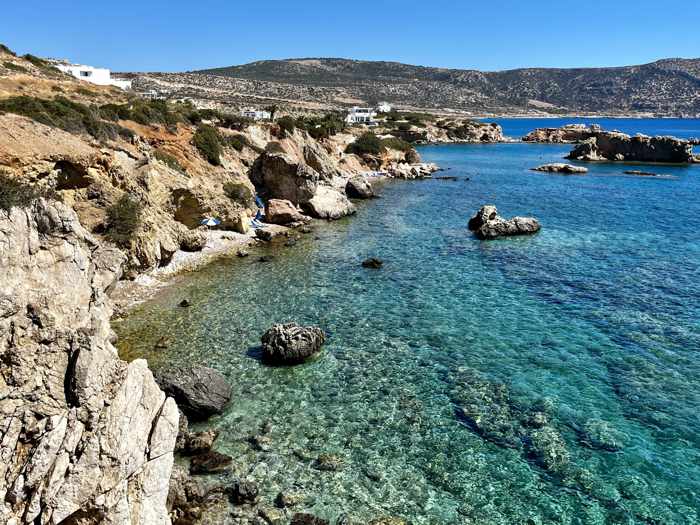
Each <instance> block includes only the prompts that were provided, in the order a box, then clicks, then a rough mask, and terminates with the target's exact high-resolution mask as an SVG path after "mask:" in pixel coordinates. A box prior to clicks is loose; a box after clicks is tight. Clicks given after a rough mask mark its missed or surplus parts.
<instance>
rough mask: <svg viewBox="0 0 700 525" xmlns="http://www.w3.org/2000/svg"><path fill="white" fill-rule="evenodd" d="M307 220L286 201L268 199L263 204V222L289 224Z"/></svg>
mask: <svg viewBox="0 0 700 525" xmlns="http://www.w3.org/2000/svg"><path fill="white" fill-rule="evenodd" d="M307 220H309V218H308V217H307V216H306V215H303V214H301V213H300V212H299V210H297V208H296V206H294V204H292V203H291V202H290V201H288V200H284V199H270V200H268V201H267V202H266V203H265V222H267V223H270V224H282V225H284V224H290V223H293V222H302V221H307Z"/></svg>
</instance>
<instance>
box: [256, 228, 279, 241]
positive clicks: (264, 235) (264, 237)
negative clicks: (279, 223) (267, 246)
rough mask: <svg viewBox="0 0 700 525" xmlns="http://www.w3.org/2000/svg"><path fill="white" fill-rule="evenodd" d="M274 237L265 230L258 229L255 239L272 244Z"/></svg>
mask: <svg viewBox="0 0 700 525" xmlns="http://www.w3.org/2000/svg"><path fill="white" fill-rule="evenodd" d="M274 236H275V234H274V233H272V232H271V231H270V230H266V229H264V228H258V229H257V230H255V237H256V238H258V239H260V240H261V241H265V242H270V241H271V240H272V239H273V238H274Z"/></svg>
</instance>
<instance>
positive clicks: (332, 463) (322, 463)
mask: <svg viewBox="0 0 700 525" xmlns="http://www.w3.org/2000/svg"><path fill="white" fill-rule="evenodd" d="M314 468H315V469H317V470H324V471H327V472H336V471H338V470H343V469H344V468H345V461H344V460H343V458H341V457H340V456H338V455H337V454H321V455H319V456H318V457H317V458H316V461H314Z"/></svg>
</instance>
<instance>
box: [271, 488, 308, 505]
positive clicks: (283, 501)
mask: <svg viewBox="0 0 700 525" xmlns="http://www.w3.org/2000/svg"><path fill="white" fill-rule="evenodd" d="M305 500H306V496H305V495H304V494H303V493H302V492H293V491H283V492H280V493H279V494H277V497H276V498H275V505H277V506H278V507H279V508H281V509H283V508H289V507H296V506H297V505H299V504H301V503H303V502H304V501H305Z"/></svg>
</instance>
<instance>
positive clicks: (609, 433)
mask: <svg viewBox="0 0 700 525" xmlns="http://www.w3.org/2000/svg"><path fill="white" fill-rule="evenodd" d="M583 432H584V439H583V442H584V444H586V445H588V446H589V447H591V448H598V449H601V450H607V451H608V452H618V451H620V450H622V449H623V448H625V446H626V445H627V442H628V440H629V438H628V437H627V435H626V434H625V433H624V432H622V431H620V430H617V429H616V428H615V427H613V426H612V425H611V424H610V423H608V422H607V421H602V420H600V419H589V420H588V421H586V424H585V425H584V426H583Z"/></svg>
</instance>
